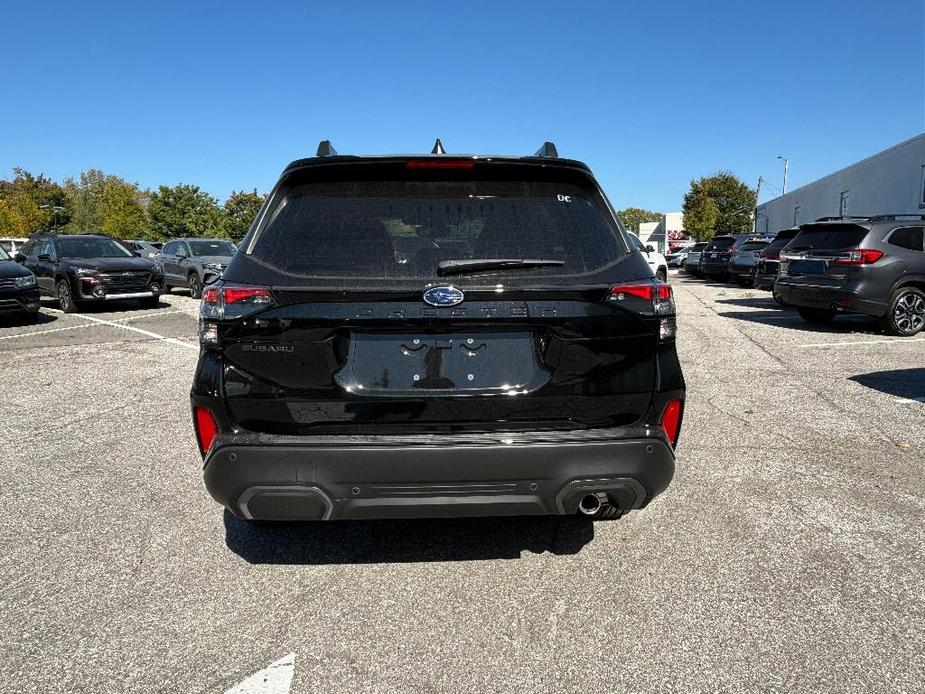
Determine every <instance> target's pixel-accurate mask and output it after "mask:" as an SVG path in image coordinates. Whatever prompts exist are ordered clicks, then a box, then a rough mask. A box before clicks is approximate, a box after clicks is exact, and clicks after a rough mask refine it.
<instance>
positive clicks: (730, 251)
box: [720, 246, 736, 255]
mask: <svg viewBox="0 0 925 694" xmlns="http://www.w3.org/2000/svg"><path fill="white" fill-rule="evenodd" d="M735 252H736V248H735V246H729V248H724V249H723V250H722V251H720V255H732V254H733V253H735Z"/></svg>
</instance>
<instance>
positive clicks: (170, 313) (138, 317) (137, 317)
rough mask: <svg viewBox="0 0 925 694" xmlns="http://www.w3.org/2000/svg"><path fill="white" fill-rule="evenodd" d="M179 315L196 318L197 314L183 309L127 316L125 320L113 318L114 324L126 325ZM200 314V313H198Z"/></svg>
mask: <svg viewBox="0 0 925 694" xmlns="http://www.w3.org/2000/svg"><path fill="white" fill-rule="evenodd" d="M177 313H185V314H186V315H188V316H195V315H196V314H195V313H191V312H189V311H185V310H183V309H177V310H176V311H158V312H156V313H142V314H138V315H134V316H126V317H125V318H113V319H112V322H113V323H124V322H126V321H130V320H141V319H142V318H159V317H160V316H173V315H176V314H177ZM197 313H198V312H197Z"/></svg>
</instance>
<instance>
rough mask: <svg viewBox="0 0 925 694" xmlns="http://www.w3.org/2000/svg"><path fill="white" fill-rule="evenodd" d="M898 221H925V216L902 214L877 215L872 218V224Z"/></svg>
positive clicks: (910, 213)
mask: <svg viewBox="0 0 925 694" xmlns="http://www.w3.org/2000/svg"><path fill="white" fill-rule="evenodd" d="M897 219H922V220H925V214H914V213H912V212H909V213H900V214H875V215H874V216H873V217H871V218H870V221H872V222H895V221H896V220H897Z"/></svg>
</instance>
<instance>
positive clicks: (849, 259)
mask: <svg viewBox="0 0 925 694" xmlns="http://www.w3.org/2000/svg"><path fill="white" fill-rule="evenodd" d="M882 257H883V251H877V250H873V249H870V248H853V249H851V250H850V251H845V252H843V253H842V254H840V255H838V256H836V257H835V258H833V259H832V264H833V265H871V264H873V263H876V262H877V261H878V260H880V258H882Z"/></svg>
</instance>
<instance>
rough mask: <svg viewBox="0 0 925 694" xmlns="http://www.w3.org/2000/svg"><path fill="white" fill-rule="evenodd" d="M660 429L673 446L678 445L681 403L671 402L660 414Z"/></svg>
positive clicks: (678, 401) (677, 401)
mask: <svg viewBox="0 0 925 694" xmlns="http://www.w3.org/2000/svg"><path fill="white" fill-rule="evenodd" d="M662 429H664V430H665V435H666V436H667V437H668V440H669V441H670V442H671V445H672V446H674V445H676V444H677V443H678V434H679V433H680V431H681V401H680V400H671V401H670V402H669V403H668V404H667V405H666V406H665V411H664V412H663V413H662Z"/></svg>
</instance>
